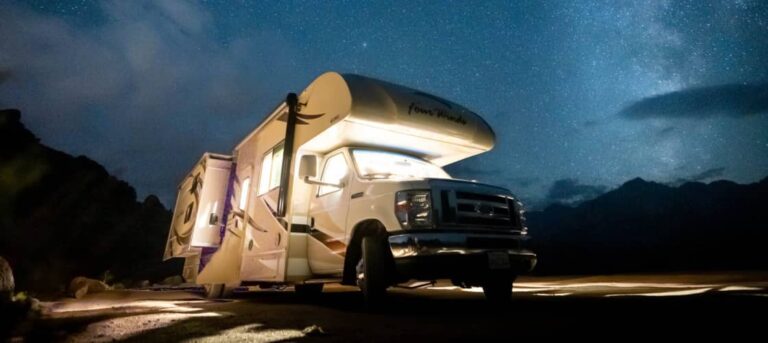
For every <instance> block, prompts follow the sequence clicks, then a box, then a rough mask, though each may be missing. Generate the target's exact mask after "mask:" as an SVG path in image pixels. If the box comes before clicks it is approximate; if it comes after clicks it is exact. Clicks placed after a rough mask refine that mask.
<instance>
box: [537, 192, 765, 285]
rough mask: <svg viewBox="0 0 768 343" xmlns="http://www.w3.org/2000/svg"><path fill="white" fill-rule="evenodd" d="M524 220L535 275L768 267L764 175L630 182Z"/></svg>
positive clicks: (553, 206)
mask: <svg viewBox="0 0 768 343" xmlns="http://www.w3.org/2000/svg"><path fill="white" fill-rule="evenodd" d="M527 217H528V226H529V228H530V232H531V235H532V237H533V240H532V243H533V246H534V248H535V249H536V251H537V252H538V253H539V255H540V261H539V262H540V264H539V266H538V267H537V268H538V272H540V273H611V272H633V271H658V270H715V269H721V270H722V269H766V268H768V250H766V242H768V178H765V179H763V180H762V181H760V182H758V183H753V184H748V185H741V184H736V183H733V182H730V181H715V182H712V183H709V184H704V183H698V182H689V183H685V184H683V185H680V186H679V187H670V186H667V185H663V184H659V183H655V182H648V181H644V180H642V179H639V178H638V179H634V180H631V181H628V182H626V183H625V184H623V185H622V186H621V187H619V188H617V189H615V190H613V191H610V192H608V193H605V194H603V195H601V196H599V197H597V198H595V199H593V200H590V201H586V202H584V203H581V204H580V205H578V206H576V207H569V206H563V205H552V206H549V207H548V208H546V209H545V210H543V211H540V212H532V213H529V214H528V216H527Z"/></svg>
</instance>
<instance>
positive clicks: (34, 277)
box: [0, 110, 181, 292]
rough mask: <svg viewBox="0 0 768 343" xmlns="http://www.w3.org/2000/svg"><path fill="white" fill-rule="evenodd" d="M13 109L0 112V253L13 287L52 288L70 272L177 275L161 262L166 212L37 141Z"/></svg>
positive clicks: (90, 164) (90, 165) (86, 163)
mask: <svg viewBox="0 0 768 343" xmlns="http://www.w3.org/2000/svg"><path fill="white" fill-rule="evenodd" d="M20 117H21V114H20V112H19V111H17V110H2V111H0V256H4V257H5V258H6V259H8V260H9V262H10V263H11V265H12V267H13V269H14V273H15V274H16V282H17V289H20V290H37V291H47V292H50V291H56V290H60V289H61V288H62V287H63V286H64V285H65V284H66V282H68V280H69V279H71V278H72V277H73V276H76V275H86V276H90V277H95V278H103V277H104V273H105V272H107V271H109V274H111V275H113V277H114V278H115V279H116V280H125V279H130V280H140V279H158V278H162V277H164V276H167V275H168V274H173V273H178V272H179V271H180V270H181V269H180V268H181V267H180V266H179V265H178V263H179V261H172V262H171V263H162V262H161V258H162V255H163V249H164V244H165V240H166V235H167V233H168V226H169V223H170V220H171V214H170V212H169V211H168V210H167V209H166V208H165V207H164V206H163V204H161V203H160V201H159V200H158V198H157V197H155V196H152V195H150V196H148V197H147V198H146V199H144V200H143V201H137V199H136V192H135V191H134V189H133V188H132V187H131V186H130V185H129V184H127V183H126V182H124V181H122V180H119V179H117V178H115V177H114V176H111V175H110V174H109V173H107V171H106V170H105V169H104V167H102V166H101V165H99V164H98V163H96V162H94V161H92V160H90V159H88V158H87V157H84V156H78V157H73V156H71V155H68V154H66V153H63V152H61V151H57V150H55V149H52V148H50V147H47V146H45V145H43V144H41V143H40V141H39V139H38V138H37V137H35V136H34V134H32V133H31V132H30V131H29V130H27V129H26V128H25V127H24V126H23V124H22V123H21V121H20Z"/></svg>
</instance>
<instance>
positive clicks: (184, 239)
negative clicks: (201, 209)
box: [173, 165, 205, 246]
mask: <svg viewBox="0 0 768 343" xmlns="http://www.w3.org/2000/svg"><path fill="white" fill-rule="evenodd" d="M203 168H205V165H203ZM202 189H203V179H202V177H200V173H197V174H195V176H194V179H193V180H192V186H191V187H190V188H189V193H190V194H192V195H193V197H194V198H193V200H192V201H191V202H190V203H189V205H187V207H186V209H185V211H184V221H183V223H184V224H188V225H177V226H176V227H175V228H174V229H173V239H174V240H175V241H176V243H177V244H178V245H179V246H183V245H185V244H189V240H190V239H191V238H192V232H193V231H194V230H192V229H193V227H194V223H195V221H194V220H192V219H194V218H191V217H192V216H193V215H194V213H195V212H196V211H195V210H197V204H198V203H199V202H200V191H201V190H202Z"/></svg>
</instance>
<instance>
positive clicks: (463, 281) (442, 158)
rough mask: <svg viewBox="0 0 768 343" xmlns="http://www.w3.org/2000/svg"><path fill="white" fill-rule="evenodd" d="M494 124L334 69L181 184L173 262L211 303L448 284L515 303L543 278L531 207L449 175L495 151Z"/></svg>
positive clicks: (372, 296) (370, 294) (171, 239)
mask: <svg viewBox="0 0 768 343" xmlns="http://www.w3.org/2000/svg"><path fill="white" fill-rule="evenodd" d="M494 144H495V134H494V132H493V130H492V129H491V127H490V126H489V125H488V124H487V123H486V122H485V121H484V120H483V119H482V118H481V117H480V116H479V115H477V114H476V113H474V112H472V111H470V110H468V109H467V108H465V107H463V106H461V105H459V104H456V103H454V102H451V101H448V100H446V99H443V98H441V97H438V96H435V95H432V94H428V93H425V92H422V91H418V90H415V89H411V88H407V87H403V86H400V85H395V84H392V83H389V82H384V81H380V80H376V79H373V78H368V77H364V76H360V75H353V74H339V73H335V72H328V73H325V74H323V75H321V76H319V77H318V78H317V79H315V80H314V81H313V82H312V83H311V84H310V85H309V86H308V87H307V88H306V89H305V90H304V91H303V92H301V93H300V94H294V93H290V94H288V96H287V97H286V99H285V101H283V102H282V103H280V104H279V106H277V108H276V109H275V110H274V111H273V112H272V113H270V114H269V115H267V116H266V118H265V119H264V120H263V121H262V122H261V124H260V125H258V127H256V129H254V130H253V131H252V132H251V133H250V134H249V135H248V136H246V137H245V138H244V139H243V140H242V141H241V142H240V143H239V144H237V146H235V147H234V150H233V151H232V153H231V155H220V154H211V153H206V154H204V155H203V157H202V158H201V159H200V161H199V162H198V163H197V164H196V165H195V166H194V168H193V169H192V171H191V172H190V173H189V174H188V175H187V176H186V178H185V179H184V180H183V181H182V182H181V184H180V185H179V188H178V197H177V201H176V205H175V208H174V216H173V220H172V223H171V228H170V233H169V236H168V241H167V245H166V251H165V259H169V258H184V259H185V264H184V271H183V276H184V278H185V279H186V280H187V281H188V282H194V283H196V284H199V285H204V286H205V289H206V290H207V293H208V295H209V296H223V295H225V294H227V292H228V291H229V290H232V289H234V288H235V287H242V286H249V285H258V286H275V285H292V286H294V288H295V290H296V291H297V292H301V293H305V294H312V293H319V292H321V291H322V289H323V285H324V284H325V283H333V282H335V283H342V284H346V285H357V286H359V287H360V289H361V290H362V292H363V294H364V296H365V299H366V300H367V301H369V302H371V303H373V302H377V301H380V300H381V299H382V298H383V297H384V296H385V294H386V290H387V288H389V287H391V286H395V285H402V284H405V283H408V282H414V281H419V280H421V281H434V280H450V281H452V282H453V283H454V284H455V285H457V286H461V287H473V286H480V287H482V288H483V291H484V293H485V295H486V297H487V298H489V299H492V300H508V299H509V298H510V296H511V292H512V284H513V282H514V280H515V277H516V276H517V275H519V274H521V273H526V272H528V271H530V270H532V269H533V268H534V266H535V264H536V255H535V254H534V253H533V252H532V251H530V250H528V249H527V248H526V244H525V243H526V241H527V238H528V236H527V228H526V226H525V218H524V211H523V208H522V204H521V203H520V201H519V200H518V199H517V198H516V197H515V196H514V195H513V194H512V193H511V192H510V191H509V190H507V189H505V188H502V187H497V186H492V185H487V184H482V183H478V182H475V181H467V180H459V179H454V178H452V177H451V176H450V175H449V174H448V173H447V172H445V171H444V170H443V167H444V166H446V165H449V164H451V163H454V162H457V161H460V160H463V159H466V158H468V157H471V156H475V155H478V154H481V153H483V152H486V151H489V150H490V149H492V148H493V146H494Z"/></svg>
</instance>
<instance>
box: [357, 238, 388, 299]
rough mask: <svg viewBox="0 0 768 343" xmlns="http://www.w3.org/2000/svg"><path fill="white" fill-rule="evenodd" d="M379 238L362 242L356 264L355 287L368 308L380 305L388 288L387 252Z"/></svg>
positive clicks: (366, 239)
mask: <svg viewBox="0 0 768 343" xmlns="http://www.w3.org/2000/svg"><path fill="white" fill-rule="evenodd" d="M386 248H387V246H386V245H385V244H384V241H383V240H382V239H381V238H380V237H376V236H368V237H364V238H363V241H362V258H361V259H360V261H359V262H358V263H357V268H356V277H357V285H358V286H359V287H360V290H361V291H362V292H363V297H364V298H365V303H366V305H368V306H369V307H376V306H378V305H381V303H382V302H383V300H384V298H385V297H386V295H387V288H388V287H389V270H390V265H389V262H390V260H389V259H388V258H387V257H388V256H389V255H388V252H389V250H388V249H386Z"/></svg>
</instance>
